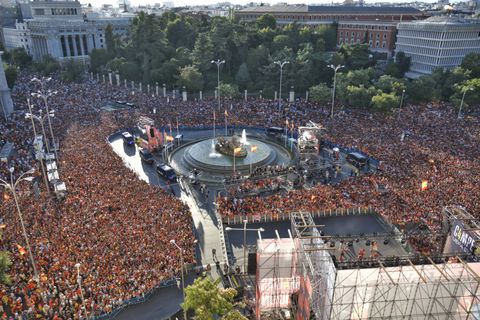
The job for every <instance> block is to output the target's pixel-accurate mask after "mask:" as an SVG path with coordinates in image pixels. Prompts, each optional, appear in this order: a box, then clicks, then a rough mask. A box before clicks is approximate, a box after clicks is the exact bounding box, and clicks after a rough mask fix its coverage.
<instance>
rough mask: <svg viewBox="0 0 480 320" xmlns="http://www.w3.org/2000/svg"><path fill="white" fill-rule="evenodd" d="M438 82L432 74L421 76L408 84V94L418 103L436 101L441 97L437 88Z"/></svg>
mask: <svg viewBox="0 0 480 320" xmlns="http://www.w3.org/2000/svg"><path fill="white" fill-rule="evenodd" d="M435 86H436V83H435V81H434V80H433V78H432V76H429V75H425V76H421V77H419V78H417V79H415V80H413V81H412V82H410V83H409V84H408V86H407V92H408V96H409V98H410V100H411V101H413V102H416V103H421V102H428V101H436V100H438V99H439V96H440V94H439V92H437V90H436V89H435Z"/></svg>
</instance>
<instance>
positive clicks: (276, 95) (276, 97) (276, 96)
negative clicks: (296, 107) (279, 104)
mask: <svg viewBox="0 0 480 320" xmlns="http://www.w3.org/2000/svg"><path fill="white" fill-rule="evenodd" d="M277 99H278V94H277V91H275V99H273V100H277Z"/></svg>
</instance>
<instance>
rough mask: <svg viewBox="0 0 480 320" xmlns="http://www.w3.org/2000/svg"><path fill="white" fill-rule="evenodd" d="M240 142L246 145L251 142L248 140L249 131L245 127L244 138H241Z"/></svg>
mask: <svg viewBox="0 0 480 320" xmlns="http://www.w3.org/2000/svg"><path fill="white" fill-rule="evenodd" d="M240 142H241V143H242V144H243V145H244V146H248V145H249V144H250V143H249V142H248V141H247V132H246V131H245V129H243V131H242V138H241V139H240Z"/></svg>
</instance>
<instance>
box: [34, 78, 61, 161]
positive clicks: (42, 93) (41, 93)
mask: <svg viewBox="0 0 480 320" xmlns="http://www.w3.org/2000/svg"><path fill="white" fill-rule="evenodd" d="M50 80H52V78H46V79H45V78H43V79H42V80H40V79H38V78H33V79H32V80H31V81H32V82H37V83H40V86H41V88H42V89H41V90H39V91H37V92H33V93H32V96H33V97H37V98H42V99H43V102H44V103H45V109H46V110H47V114H48V113H50V112H49V110H48V101H47V100H48V98H50V97H52V96H53V95H55V94H57V91H51V90H47V91H45V83H46V82H49V81H50ZM48 127H49V128H50V135H51V137H52V142H53V145H54V148H53V152H54V153H55V159H56V160H57V161H58V154H57V148H55V137H54V135H53V129H52V122H51V121H50V117H48Z"/></svg>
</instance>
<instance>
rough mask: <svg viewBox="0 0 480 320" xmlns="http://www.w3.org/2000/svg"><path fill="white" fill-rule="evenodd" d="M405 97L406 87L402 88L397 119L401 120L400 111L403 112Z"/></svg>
mask: <svg viewBox="0 0 480 320" xmlns="http://www.w3.org/2000/svg"><path fill="white" fill-rule="evenodd" d="M404 97H405V89H403V90H402V98H401V99H400V106H399V107H398V115H397V121H398V120H400V113H401V112H402V107H403V98H404Z"/></svg>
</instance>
